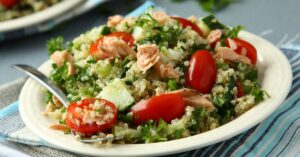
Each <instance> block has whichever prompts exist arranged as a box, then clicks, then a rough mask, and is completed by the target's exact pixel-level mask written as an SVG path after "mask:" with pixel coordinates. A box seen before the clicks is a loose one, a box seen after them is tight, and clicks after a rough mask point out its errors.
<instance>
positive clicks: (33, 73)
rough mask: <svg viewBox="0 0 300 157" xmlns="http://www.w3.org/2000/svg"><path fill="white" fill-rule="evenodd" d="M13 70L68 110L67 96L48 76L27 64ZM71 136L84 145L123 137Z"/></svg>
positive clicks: (17, 66)
mask: <svg viewBox="0 0 300 157" xmlns="http://www.w3.org/2000/svg"><path fill="white" fill-rule="evenodd" d="M12 67H13V68H15V69H17V70H20V71H22V72H25V73H26V74H27V75H28V76H30V77H31V78H33V79H34V80H36V81H37V82H38V83H39V84H41V85H42V86H44V87H45V88H47V89H48V90H49V91H50V92H51V93H52V94H53V95H54V96H56V97H57V98H58V100H59V101H60V102H61V103H62V104H63V105H64V107H65V108H68V106H69V102H68V99H67V96H66V95H65V94H64V93H63V91H62V90H61V89H60V88H58V87H57V86H56V85H55V84H54V83H53V82H52V81H51V80H50V79H49V78H48V77H47V76H45V75H44V74H43V73H41V72H40V71H38V70H37V69H35V68H33V67H31V66H29V65H25V64H15V65H12ZM71 135H72V137H73V138H74V139H76V140H77V141H80V142H83V143H94V142H100V141H112V140H114V139H115V140H119V139H122V138H123V137H101V138H93V139H92V138H85V139H80V138H77V137H76V135H75V132H74V131H73V130H72V131H71Z"/></svg>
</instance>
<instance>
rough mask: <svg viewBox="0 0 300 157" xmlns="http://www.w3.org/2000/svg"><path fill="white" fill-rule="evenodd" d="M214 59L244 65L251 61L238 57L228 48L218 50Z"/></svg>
mask: <svg viewBox="0 0 300 157" xmlns="http://www.w3.org/2000/svg"><path fill="white" fill-rule="evenodd" d="M216 57H218V58H223V59H225V60H229V61H232V62H242V63H245V64H251V60H250V59H249V58H248V57H246V56H243V55H239V54H237V53H236V52H234V51H233V50H232V49H231V48H228V47H220V48H218V50H217V54H216Z"/></svg>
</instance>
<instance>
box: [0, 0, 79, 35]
mask: <svg viewBox="0 0 300 157" xmlns="http://www.w3.org/2000/svg"><path fill="white" fill-rule="evenodd" d="M82 2H84V0H64V1H62V2H59V3H57V4H55V5H53V6H51V7H49V8H47V9H45V10H41V11H39V12H36V13H33V14H30V15H27V16H24V17H19V18H16V19H12V20H7V21H3V22H0V32H9V31H13V30H18V29H20V28H26V27H28V26H32V25H36V24H40V23H42V22H44V21H47V20H49V19H52V18H55V17H57V16H58V15H61V14H62V13H64V12H66V11H68V10H70V9H72V8H73V7H75V6H77V5H79V4H80V3H82Z"/></svg>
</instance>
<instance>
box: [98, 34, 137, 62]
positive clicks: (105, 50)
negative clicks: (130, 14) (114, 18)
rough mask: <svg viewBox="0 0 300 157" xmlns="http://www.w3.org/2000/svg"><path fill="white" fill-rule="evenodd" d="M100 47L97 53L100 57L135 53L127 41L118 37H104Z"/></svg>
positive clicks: (124, 55) (114, 56) (123, 55)
mask: <svg viewBox="0 0 300 157" xmlns="http://www.w3.org/2000/svg"><path fill="white" fill-rule="evenodd" d="M98 49H99V52H98V53H97V54H95V55H96V56H98V57H99V58H110V57H111V58H116V57H126V56H128V55H133V54H135V52H134V51H133V49H131V48H130V47H129V45H128V44H127V43H126V42H124V41H123V40H122V39H119V38H117V37H104V38H103V41H102V43H101V44H99V47H98Z"/></svg>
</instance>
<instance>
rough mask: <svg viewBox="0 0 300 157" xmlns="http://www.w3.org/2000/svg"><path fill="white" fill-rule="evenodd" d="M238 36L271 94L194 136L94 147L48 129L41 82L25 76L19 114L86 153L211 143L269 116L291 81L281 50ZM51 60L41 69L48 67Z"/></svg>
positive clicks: (150, 151)
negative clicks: (252, 49) (246, 44)
mask: <svg viewBox="0 0 300 157" xmlns="http://www.w3.org/2000/svg"><path fill="white" fill-rule="evenodd" d="M240 37H241V38H242V39H245V40H247V41H249V42H250V43H252V44H253V45H254V46H255V47H256V49H257V50H258V62H257V66H258V69H259V81H260V83H261V84H262V88H263V89H264V90H266V91H267V92H268V93H269V94H270V95H271V98H270V99H267V100H266V101H265V102H263V103H260V104H258V105H257V106H255V107H254V108H252V109H251V110H249V111H248V112H246V113H245V114H243V115H242V116H240V117H238V118H237V119H235V120H233V121H231V122H229V123H228V124H226V125H223V126H221V127H219V128H216V129H214V130H211V131H208V132H205V133H202V134H198V135H195V136H191V137H187V138H183V139H178V140H173V141H168V142H160V143H153V144H125V145H112V147H108V148H107V147H103V148H97V147H94V146H92V145H89V144H83V143H80V142H78V141H76V140H74V139H73V138H72V137H71V136H70V135H64V134H63V133H61V132H58V131H54V130H50V129H49V128H48V127H49V125H50V124H52V123H53V121H51V120H49V119H48V118H46V117H44V116H43V115H42V112H43V111H44V108H45V104H44V103H43V96H44V93H43V91H42V88H41V86H40V85H38V84H37V83H36V82H35V81H33V80H31V79H28V81H27V82H26V83H25V85H24V87H23V90H22V92H21V95H20V114H21V116H22V119H23V121H24V122H25V124H26V126H27V127H28V128H29V129H30V130H31V131H32V132H33V133H35V134H36V135H38V136H39V137H40V138H42V139H43V140H45V141H47V142H49V143H50V144H53V145H54V146H56V147H57V148H60V149H64V150H67V151H71V152H75V153H80V154H85V155H103V156H145V155H165V154H172V153H178V152H183V151H188V150H192V149H197V148H201V147H204V146H207V145H211V144H214V143H217V142H220V141H223V140H226V139H229V138H231V137H233V136H235V135H238V134H240V133H242V132H243V131H246V130H248V129H249V128H251V127H253V126H255V125H256V124H258V123H259V122H261V121H262V120H264V119H265V118H266V117H267V116H269V115H270V114H271V113H272V112H273V111H275V109H276V108H278V106H279V105H280V104H281V103H282V102H283V100H284V98H285V97H286V95H287V94H288V92H289V89H290V86H291V83H292V72H291V67H290V64H289V62H288V60H287V59H286V57H285V56H284V54H283V53H282V52H281V51H280V50H279V49H277V48H276V47H275V46H273V45H272V44H271V43H269V42H268V41H266V40H264V39H262V38H260V37H258V36H256V35H253V34H251V33H248V32H241V33H240ZM50 67H51V66H50V62H49V61H48V62H46V63H45V64H43V65H42V66H41V67H40V70H41V71H42V72H44V73H46V74H48V73H49V71H50Z"/></svg>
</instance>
